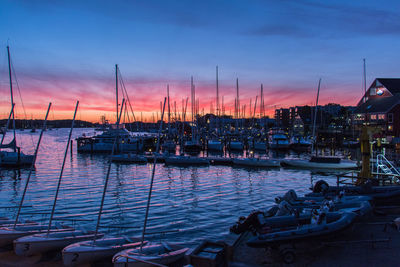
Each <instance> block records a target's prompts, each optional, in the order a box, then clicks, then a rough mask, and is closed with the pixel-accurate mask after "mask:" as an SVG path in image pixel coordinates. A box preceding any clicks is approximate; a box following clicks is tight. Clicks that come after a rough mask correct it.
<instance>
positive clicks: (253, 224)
mask: <svg viewBox="0 0 400 267" xmlns="http://www.w3.org/2000/svg"><path fill="white" fill-rule="evenodd" d="M259 214H263V212H261V211H253V212H252V213H250V215H249V216H247V218H245V217H240V218H239V221H238V222H236V224H235V225H233V226H231V228H230V229H229V231H230V232H232V233H235V234H241V233H243V232H246V231H251V232H255V230H256V229H257V228H259V227H260V226H261V224H260V222H259V220H258V215H259Z"/></svg>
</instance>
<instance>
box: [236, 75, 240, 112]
mask: <svg viewBox="0 0 400 267" xmlns="http://www.w3.org/2000/svg"><path fill="white" fill-rule="evenodd" d="M236 105H237V107H236V112H237V119H239V117H240V101H239V79H238V78H236Z"/></svg>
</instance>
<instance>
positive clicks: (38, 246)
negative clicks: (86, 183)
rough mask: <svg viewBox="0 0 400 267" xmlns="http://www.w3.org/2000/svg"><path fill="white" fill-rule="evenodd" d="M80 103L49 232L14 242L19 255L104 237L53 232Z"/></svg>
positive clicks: (69, 137) (80, 233)
mask: <svg viewBox="0 0 400 267" xmlns="http://www.w3.org/2000/svg"><path fill="white" fill-rule="evenodd" d="M78 105H79V101H77V103H76V107H75V112H74V118H73V120H72V125H71V129H70V132H69V136H68V141H67V146H66V149H65V153H64V160H63V163H62V167H61V171H60V176H59V178H58V184H57V189H56V194H55V196H54V202H53V208H52V211H51V214H50V219H49V224H48V226H47V231H46V232H45V233H38V234H33V235H28V236H23V237H20V238H18V239H16V240H14V252H15V254H17V255H20V256H22V255H24V256H30V255H34V254H37V253H43V252H47V251H51V250H56V249H62V248H63V247H65V246H67V245H69V244H71V243H75V242H78V241H83V240H88V239H93V237H94V236H96V237H99V238H100V237H102V234H96V233H95V232H94V231H84V230H78V231H77V230H70V231H61V232H51V231H50V230H51V227H52V221H53V217H54V212H55V207H56V203H57V198H58V193H59V190H60V186H61V180H62V175H63V171H64V166H65V161H66V158H67V154H68V148H69V143H70V140H71V136H72V130H73V128H74V123H75V117H76V112H77V109H78Z"/></svg>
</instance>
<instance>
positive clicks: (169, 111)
mask: <svg viewBox="0 0 400 267" xmlns="http://www.w3.org/2000/svg"><path fill="white" fill-rule="evenodd" d="M167 98H168V138H169V135H170V134H171V129H170V128H171V106H170V103H169V84H167Z"/></svg>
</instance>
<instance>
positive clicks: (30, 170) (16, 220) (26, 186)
mask: <svg viewBox="0 0 400 267" xmlns="http://www.w3.org/2000/svg"><path fill="white" fill-rule="evenodd" d="M50 107H51V103H49V107H48V108H47V112H46V116H45V118H44V122H43V127H42V130H41V131H40V135H39V140H38V142H37V144H36V149H35V154H34V155H33V160H32V165H31V168H30V169H29V174H28V178H26V182H25V187H24V191H23V193H22V197H21V202H20V203H19V206H18V211H17V216H16V217H15V222H14V226H13V228H15V226H16V225H17V223H18V219H19V215H20V213H21V208H22V204H23V203H24V199H25V195H26V190H27V189H28V185H29V181H30V179H31V176H32V172H33V170H34V169H35V167H34V166H35V162H36V158H37V153H38V151H39V146H40V141H41V140H42V136H43V132H44V130H45V129H46V123H47V117H48V116H49V111H50Z"/></svg>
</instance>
